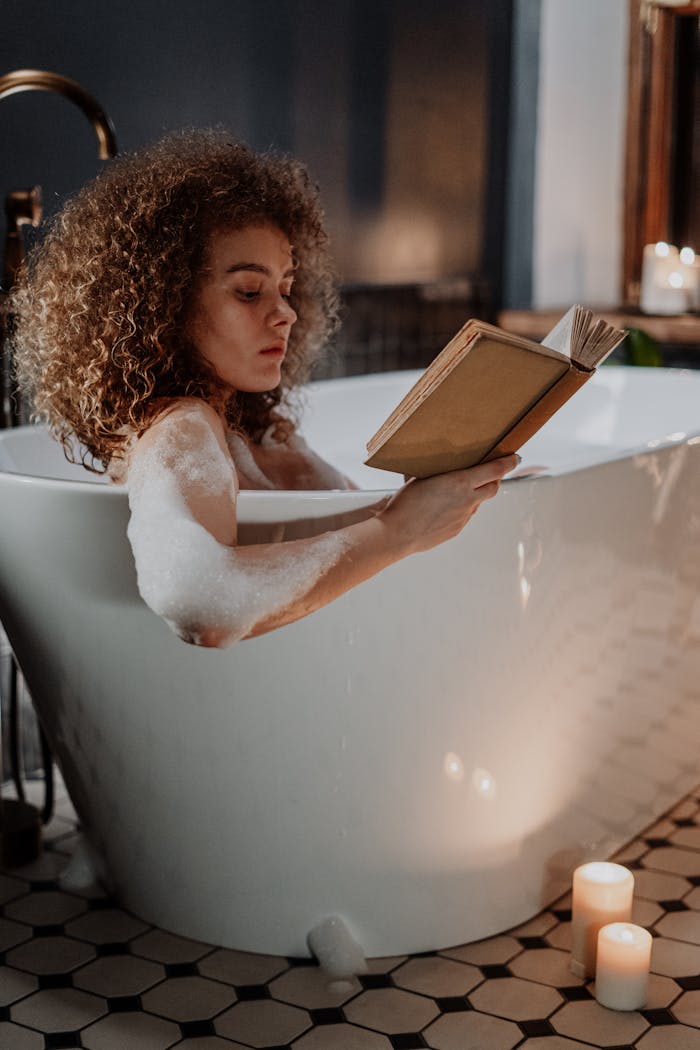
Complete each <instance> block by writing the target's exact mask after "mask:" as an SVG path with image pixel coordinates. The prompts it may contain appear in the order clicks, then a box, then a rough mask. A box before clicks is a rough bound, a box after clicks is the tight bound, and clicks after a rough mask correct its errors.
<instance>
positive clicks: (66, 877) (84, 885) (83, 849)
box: [58, 835, 104, 893]
mask: <svg viewBox="0 0 700 1050" xmlns="http://www.w3.org/2000/svg"><path fill="white" fill-rule="evenodd" d="M101 868H102V864H101V863H100V859H99V857H98V856H97V854H96V852H95V850H94V849H93V847H92V846H91V845H90V843H89V842H88V840H87V839H86V838H85V836H84V835H83V836H82V837H81V838H80V839H79V840H78V844H77V846H76V847H75V850H74V852H73V856H72V857H71V859H70V860H69V861H68V864H67V865H66V867H65V868H64V869H63V872H62V874H61V876H60V878H59V880H58V882H59V885H60V887H61V889H62V890H67V891H69V892H71V891H74V892H75V891H77V892H83V893H84V892H87V891H89V890H94V889H102V888H104V886H103V879H102V878H101V877H100V871H101Z"/></svg>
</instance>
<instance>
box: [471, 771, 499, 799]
mask: <svg viewBox="0 0 700 1050" xmlns="http://www.w3.org/2000/svg"><path fill="white" fill-rule="evenodd" d="M472 784H473V785H474V788H475V789H476V793H477V795H480V796H481V798H487V799H492V798H495V797H496V781H495V780H494V779H493V777H492V776H491V774H490V773H489V771H488V770H487V769H475V770H474V771H473V773H472Z"/></svg>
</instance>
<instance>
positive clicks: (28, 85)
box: [0, 69, 117, 429]
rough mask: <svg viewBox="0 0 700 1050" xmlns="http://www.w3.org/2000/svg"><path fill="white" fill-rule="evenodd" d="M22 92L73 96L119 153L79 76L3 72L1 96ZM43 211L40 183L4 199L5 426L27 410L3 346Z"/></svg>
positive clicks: (0, 336)
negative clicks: (28, 236) (32, 232)
mask: <svg viewBox="0 0 700 1050" xmlns="http://www.w3.org/2000/svg"><path fill="white" fill-rule="evenodd" d="M20 91H52V92H54V93H56V94H59V95H63V96H64V98H67V99H70V101H71V102H73V103H75V105H76V106H77V107H78V109H80V110H82V112H83V113H84V114H85V116H86V117H87V118H88V120H89V121H90V123H91V124H92V126H93V128H94V131H95V134H96V136H97V141H98V156H99V157H100V159H101V160H108V159H109V158H110V157H114V156H115V154H116V152H117V141H116V137H115V134H114V127H113V125H112V121H111V120H110V119H109V117H108V116H107V114H106V113H105V111H104V110H103V109H102V107H101V106H100V105H99V104H98V103H97V101H96V100H95V99H94V98H93V97H92V95H90V94H88V92H87V91H86V90H85V89H84V88H83V87H81V86H80V84H78V83H77V82H76V81H75V80H71V79H70V77H64V76H63V75H62V74H60V73H50V72H48V71H47V70H44V69H16V70H14V71H13V72H12V73H6V74H5V75H4V76H0V99H3V98H6V97H7V96H8V95H15V94H19V92H20ZM41 215H42V207H41V187H40V186H33V187H32V188H31V189H30V190H11V191H10V192H9V193H8V195H7V197H6V199H5V216H6V219H7V227H6V234H5V251H4V264H3V273H2V289H1V290H0V429H2V428H3V427H10V426H17V425H18V424H19V423H21V422H22V409H21V405H20V403H19V394H18V392H17V390H16V389H15V387H14V383H13V380H12V374H11V367H10V362H9V359H8V357H9V355H7V354H6V353H5V352H4V349H3V347H4V343H5V337H6V335H7V331H8V328H9V324H10V318H9V317H8V315H7V307H6V299H7V295H8V293H9V292H10V289H11V288H12V287H13V285H14V284H15V283H16V281H17V279H18V277H19V273H20V270H21V267H22V262H23V260H24V247H23V242H22V232H21V227H22V226H24V225H27V224H30V225H32V226H38V225H39V223H40V222H41Z"/></svg>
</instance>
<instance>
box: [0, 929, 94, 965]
mask: <svg viewBox="0 0 700 1050" xmlns="http://www.w3.org/2000/svg"><path fill="white" fill-rule="evenodd" d="M94 958H95V949H94V948H93V947H92V945H91V944H84V943H83V942H82V941H74V940H73V939H72V938H71V937H34V938H33V940H31V941H26V942H25V943H24V944H20V945H19V946H18V947H17V948H13V949H12V951H11V952H8V953H7V961H8V963H9V964H10V966H16V967H17V968H18V969H20V970H28V971H29V973H36V974H47V973H70V972H71V970H76V969H77V968H78V967H79V966H83V965H84V964H85V963H87V962H90V960H91V959H94Z"/></svg>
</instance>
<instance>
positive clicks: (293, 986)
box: [268, 966, 362, 1010]
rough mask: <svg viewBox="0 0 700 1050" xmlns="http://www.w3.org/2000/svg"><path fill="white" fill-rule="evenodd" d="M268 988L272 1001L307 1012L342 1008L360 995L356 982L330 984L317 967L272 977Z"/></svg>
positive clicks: (329, 980)
mask: <svg viewBox="0 0 700 1050" xmlns="http://www.w3.org/2000/svg"><path fill="white" fill-rule="evenodd" d="M268 987H269V989H270V995H271V996H272V997H273V999H279V1000H280V1002H284V1003H292V1005H294V1006H302V1007H304V1008H305V1009H307V1010H321V1009H324V1008H329V1007H338V1006H342V1004H343V1003H345V1002H347V1001H348V999H351V998H352V996H353V995H357V993H358V992H360V991H362V985H361V984H360V982H359V981H358V980H357V978H355V977H353V978H352V979H347V980H342V981H340V980H334V979H333V978H331V977H329V976H328V974H326V973H324V972H323V970H321V969H320V968H319V967H318V966H294V967H292V969H291V970H287V972H286V973H283V974H282V976H281V977H276V978H275V980H274V981H272V982H270V984H269V986H268Z"/></svg>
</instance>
